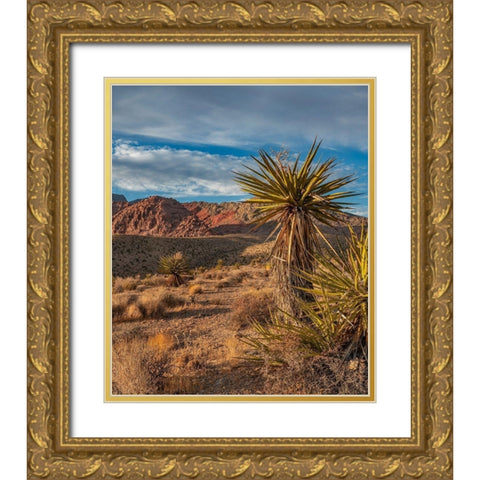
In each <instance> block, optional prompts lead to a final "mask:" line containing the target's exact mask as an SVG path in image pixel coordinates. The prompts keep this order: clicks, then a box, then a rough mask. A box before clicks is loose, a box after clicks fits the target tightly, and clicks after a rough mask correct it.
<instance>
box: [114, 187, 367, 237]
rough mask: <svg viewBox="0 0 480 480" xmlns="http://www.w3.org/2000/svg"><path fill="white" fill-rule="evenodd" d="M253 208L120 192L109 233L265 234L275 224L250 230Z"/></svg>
mask: <svg viewBox="0 0 480 480" xmlns="http://www.w3.org/2000/svg"><path fill="white" fill-rule="evenodd" d="M120 197H122V198H120ZM255 209H256V207H255V205H252V204H250V203H245V202H222V203H210V202H188V203H180V202H178V201H177V200H175V199H173V198H164V197H160V196H152V197H148V198H144V199H140V200H134V201H133V202H127V201H126V199H125V197H124V196H123V195H115V194H114V195H112V233H113V234H118V235H121V234H124V235H150V236H159V237H179V238H180V237H207V236H212V235H229V234H245V233H257V234H259V235H262V236H265V235H268V234H269V233H270V232H271V231H272V230H273V228H274V225H275V224H274V223H273V222H270V223H268V224H266V225H263V226H262V227H260V228H258V229H256V230H253V231H252V228H253V225H252V221H253V220H254V218H255V215H254V212H255ZM341 217H342V220H343V221H345V222H346V223H349V224H350V225H352V226H354V227H355V226H360V225H362V224H363V223H365V222H366V219H365V218H364V217H358V216H355V215H349V214H341ZM339 224H340V222H339ZM322 230H323V231H324V233H330V234H332V233H333V234H334V233H335V229H333V228H330V227H322Z"/></svg>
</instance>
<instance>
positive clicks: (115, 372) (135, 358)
mask: <svg viewBox="0 0 480 480" xmlns="http://www.w3.org/2000/svg"><path fill="white" fill-rule="evenodd" d="M154 355H155V349H154V348H152V347H149V346H148V344H147V343H146V342H145V340H144V339H142V338H134V339H131V340H126V339H123V340H120V341H117V342H114V343H113V346H112V391H113V394H116V395H118V394H120V395H141V394H148V393H152V392H153V389H152V376H151V374H150V371H149V362H150V361H151V359H152V358H153V357H154Z"/></svg>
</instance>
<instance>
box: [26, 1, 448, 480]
mask: <svg viewBox="0 0 480 480" xmlns="http://www.w3.org/2000/svg"><path fill="white" fill-rule="evenodd" d="M452 8H453V7H452V1H451V0H418V1H411V0H403V1H400V0H386V1H369V0H364V1H357V0H343V1H336V0H332V1H327V0H311V1H299V2H290V1H286V0H279V1H276V2H267V1H263V0H258V1H250V0H235V1H227V0H217V1H215V0H205V1H202V2H194V1H188V0H187V1H174V0H160V1H148V0H147V1H136V0H85V1H67V0H43V1H42V0H29V2H28V474H29V478H38V477H42V478H45V477H46V478H52V479H53V478H91V479H99V478H132V479H133V478H151V477H154V478H160V477H167V478H178V477H192V478H193V477H195V478H212V477H225V478H237V477H238V478H260V477H269V478H270V477H273V478H285V477H289V478H296V477H299V478H306V477H308V478H319V479H320V478H351V479H358V478H389V479H399V478H411V477H415V478H418V477H420V478H425V479H434V478H438V479H446V478H451V477H452V403H453V402H452V370H453V369H452V331H453V328H452V198H453V194H452V178H453V175H452V125H453V121H452V115H453V108H452V103H453V102H452ZM280 40H281V41H283V42H285V41H288V42H319V43H321V42H354V43H360V42H374V43H379V42H404V43H409V44H410V45H411V50H412V63H411V71H412V130H411V134H412V137H411V138H412V221H411V225H412V242H411V246H412V265H414V266H416V268H413V269H412V330H411V331H412V400H411V402H412V403H411V410H412V421H411V427H412V429H411V430H412V435H411V437H410V438H353V439H344V438H343V439H342V438H330V439H326V438H302V439H298V438H297V439H279V438H273V439H208V438H190V439H187V438H184V439H168V438H146V439H137V438H121V439H120V438H80V439H79V438H71V437H70V436H69V416H70V411H69V407H70V405H69V395H68V385H69V363H68V352H69V350H68V348H69V324H68V318H69V313H68V302H69V276H68V271H69V270H68V269H69V246H68V238H69V202H68V193H69V163H68V161H69V155H68V152H69V123H68V114H69V96H68V85H69V83H68V82H69V58H68V47H69V45H70V44H71V43H75V42H76V41H82V42H106V43H108V42H120V41H121V42H139V43H142V42H278V41H280ZM420 347H422V348H420ZM267 445H268V448H267Z"/></svg>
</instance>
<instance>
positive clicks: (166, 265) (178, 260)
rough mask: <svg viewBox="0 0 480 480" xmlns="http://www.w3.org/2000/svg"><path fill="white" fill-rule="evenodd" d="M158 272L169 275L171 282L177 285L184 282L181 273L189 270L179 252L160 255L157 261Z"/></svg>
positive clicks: (185, 260)
mask: <svg viewBox="0 0 480 480" xmlns="http://www.w3.org/2000/svg"><path fill="white" fill-rule="evenodd" d="M158 272H159V273H164V274H167V275H170V276H171V279H172V284H173V285H174V286H177V287H178V286H180V285H182V284H184V283H185V281H184V280H183V278H182V274H185V273H188V272H189V267H188V262H187V259H186V258H185V257H184V256H183V254H182V253H181V252H177V253H175V254H174V255H170V256H167V257H162V258H160V261H159V263H158Z"/></svg>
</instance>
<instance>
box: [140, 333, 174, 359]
mask: <svg viewBox="0 0 480 480" xmlns="http://www.w3.org/2000/svg"><path fill="white" fill-rule="evenodd" d="M147 344H148V346H149V347H150V348H152V349H155V350H156V351H157V356H161V355H163V354H164V353H165V352H166V351H167V350H169V349H170V348H172V347H173V346H174V345H175V339H174V338H173V337H172V335H169V334H168V333H157V334H156V335H154V336H153V337H150V338H149V339H148V341H147Z"/></svg>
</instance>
